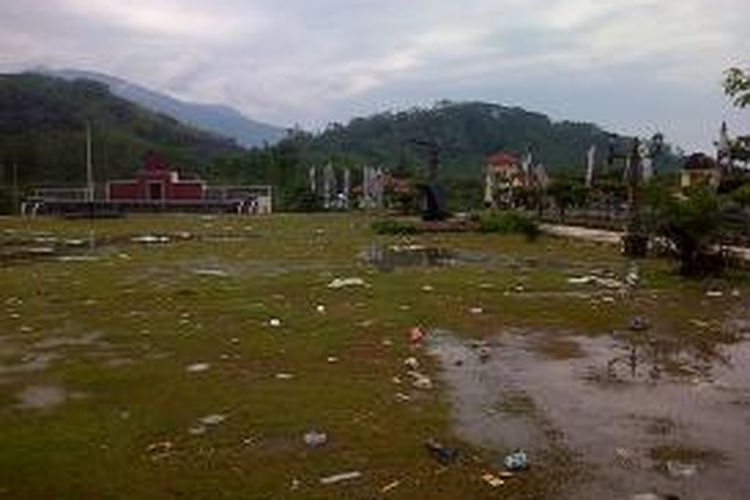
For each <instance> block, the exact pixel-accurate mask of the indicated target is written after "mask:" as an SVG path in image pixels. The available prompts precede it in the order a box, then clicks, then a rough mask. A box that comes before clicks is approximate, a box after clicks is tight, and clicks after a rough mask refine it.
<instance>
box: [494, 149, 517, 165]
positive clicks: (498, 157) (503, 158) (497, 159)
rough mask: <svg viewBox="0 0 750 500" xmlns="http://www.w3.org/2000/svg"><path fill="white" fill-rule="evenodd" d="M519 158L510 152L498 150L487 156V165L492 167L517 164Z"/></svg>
mask: <svg viewBox="0 0 750 500" xmlns="http://www.w3.org/2000/svg"><path fill="white" fill-rule="evenodd" d="M518 163H519V160H518V158H516V157H515V156H513V155H512V154H509V153H506V152H505V151H500V152H499V153H495V154H493V155H490V156H488V157H487V165H490V166H493V167H514V166H516V165H518Z"/></svg>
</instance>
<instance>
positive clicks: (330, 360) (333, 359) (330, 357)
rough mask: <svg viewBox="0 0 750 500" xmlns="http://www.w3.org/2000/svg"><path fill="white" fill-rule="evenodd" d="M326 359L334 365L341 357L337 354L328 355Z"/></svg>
mask: <svg viewBox="0 0 750 500" xmlns="http://www.w3.org/2000/svg"><path fill="white" fill-rule="evenodd" d="M326 361H328V362H329V363H330V364H332V365H333V364H335V363H338V362H339V358H337V357H336V356H328V357H327V358H326Z"/></svg>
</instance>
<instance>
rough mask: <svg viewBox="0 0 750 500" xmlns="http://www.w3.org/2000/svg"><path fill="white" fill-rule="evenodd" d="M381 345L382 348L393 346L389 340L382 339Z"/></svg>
mask: <svg viewBox="0 0 750 500" xmlns="http://www.w3.org/2000/svg"><path fill="white" fill-rule="evenodd" d="M381 344H382V345H383V346H384V347H391V346H392V345H393V341H392V340H391V339H383V341H382V342H381Z"/></svg>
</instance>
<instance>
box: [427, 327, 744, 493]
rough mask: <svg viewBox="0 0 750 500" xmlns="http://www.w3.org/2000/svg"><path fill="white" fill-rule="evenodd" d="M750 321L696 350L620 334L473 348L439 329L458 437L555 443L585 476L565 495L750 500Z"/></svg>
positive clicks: (661, 338) (438, 349)
mask: <svg viewBox="0 0 750 500" xmlns="http://www.w3.org/2000/svg"><path fill="white" fill-rule="evenodd" d="M748 326H750V324H748V323H747V322H746V321H728V322H727V323H726V324H725V325H724V328H726V329H727V330H729V331H728V332H725V333H726V335H725V336H723V337H722V341H713V342H709V345H704V344H705V343H698V344H696V343H692V342H690V341H686V340H685V339H681V338H680V332H674V333H673V334H672V335H670V334H668V333H667V334H664V332H662V333H661V334H659V333H644V332H632V331H628V330H625V331H623V332H620V333H617V334H614V335H603V336H599V337H588V336H586V337H583V336H576V335H575V334H570V333H566V332H529V331H520V330H519V331H507V332H503V333H502V334H500V335H498V336H495V337H491V338H488V339H487V340H486V341H473V342H472V341H467V340H465V338H466V337H465V336H457V335H455V334H453V333H451V332H448V331H437V332H436V335H435V336H434V339H433V344H432V347H431V352H432V354H433V355H435V356H436V357H437V358H438V359H439V360H440V362H441V365H442V376H443V378H444V380H445V381H446V383H447V384H448V386H449V387H450V393H451V398H452V401H453V411H454V416H455V419H456V422H457V425H458V428H459V433H460V434H461V435H462V436H463V437H465V438H466V439H467V440H469V441H470V442H472V443H474V444H475V445H477V446H480V447H484V448H488V449H491V450H492V449H494V450H497V451H498V452H502V451H507V450H508V448H509V447H510V448H523V449H526V450H529V451H530V453H531V456H534V455H535V454H537V453H538V452H540V451H542V450H543V449H546V448H547V447H549V446H550V441H555V442H557V443H559V444H563V445H564V446H566V447H568V448H569V449H571V450H572V451H573V452H574V453H575V454H576V455H577V456H578V458H579V459H580V460H581V463H582V464H584V467H585V468H586V469H587V471H588V474H584V476H583V479H582V480H581V481H580V482H578V485H577V486H574V487H572V488H571V492H570V493H569V494H568V495H567V497H569V498H575V499H592V500H594V499H603V498H607V499H616V498H622V499H629V498H634V496H635V495H638V494H646V493H654V494H659V495H676V496H677V497H678V498H681V499H726V500H740V499H746V498H750V475H748V474H747V471H748V470H749V469H750V439H748V437H749V436H750V343H748V342H747V336H748V335H749V334H750V329H749V328H748Z"/></svg>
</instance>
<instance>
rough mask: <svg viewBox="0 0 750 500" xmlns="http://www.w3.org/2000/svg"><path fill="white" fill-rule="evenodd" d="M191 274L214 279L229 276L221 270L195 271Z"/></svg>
mask: <svg viewBox="0 0 750 500" xmlns="http://www.w3.org/2000/svg"><path fill="white" fill-rule="evenodd" d="M193 273H194V274H197V275H198V276H213V277H215V278H226V277H227V276H229V273H227V272H226V271H222V270H221V269H196V270H195V271H193Z"/></svg>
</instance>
